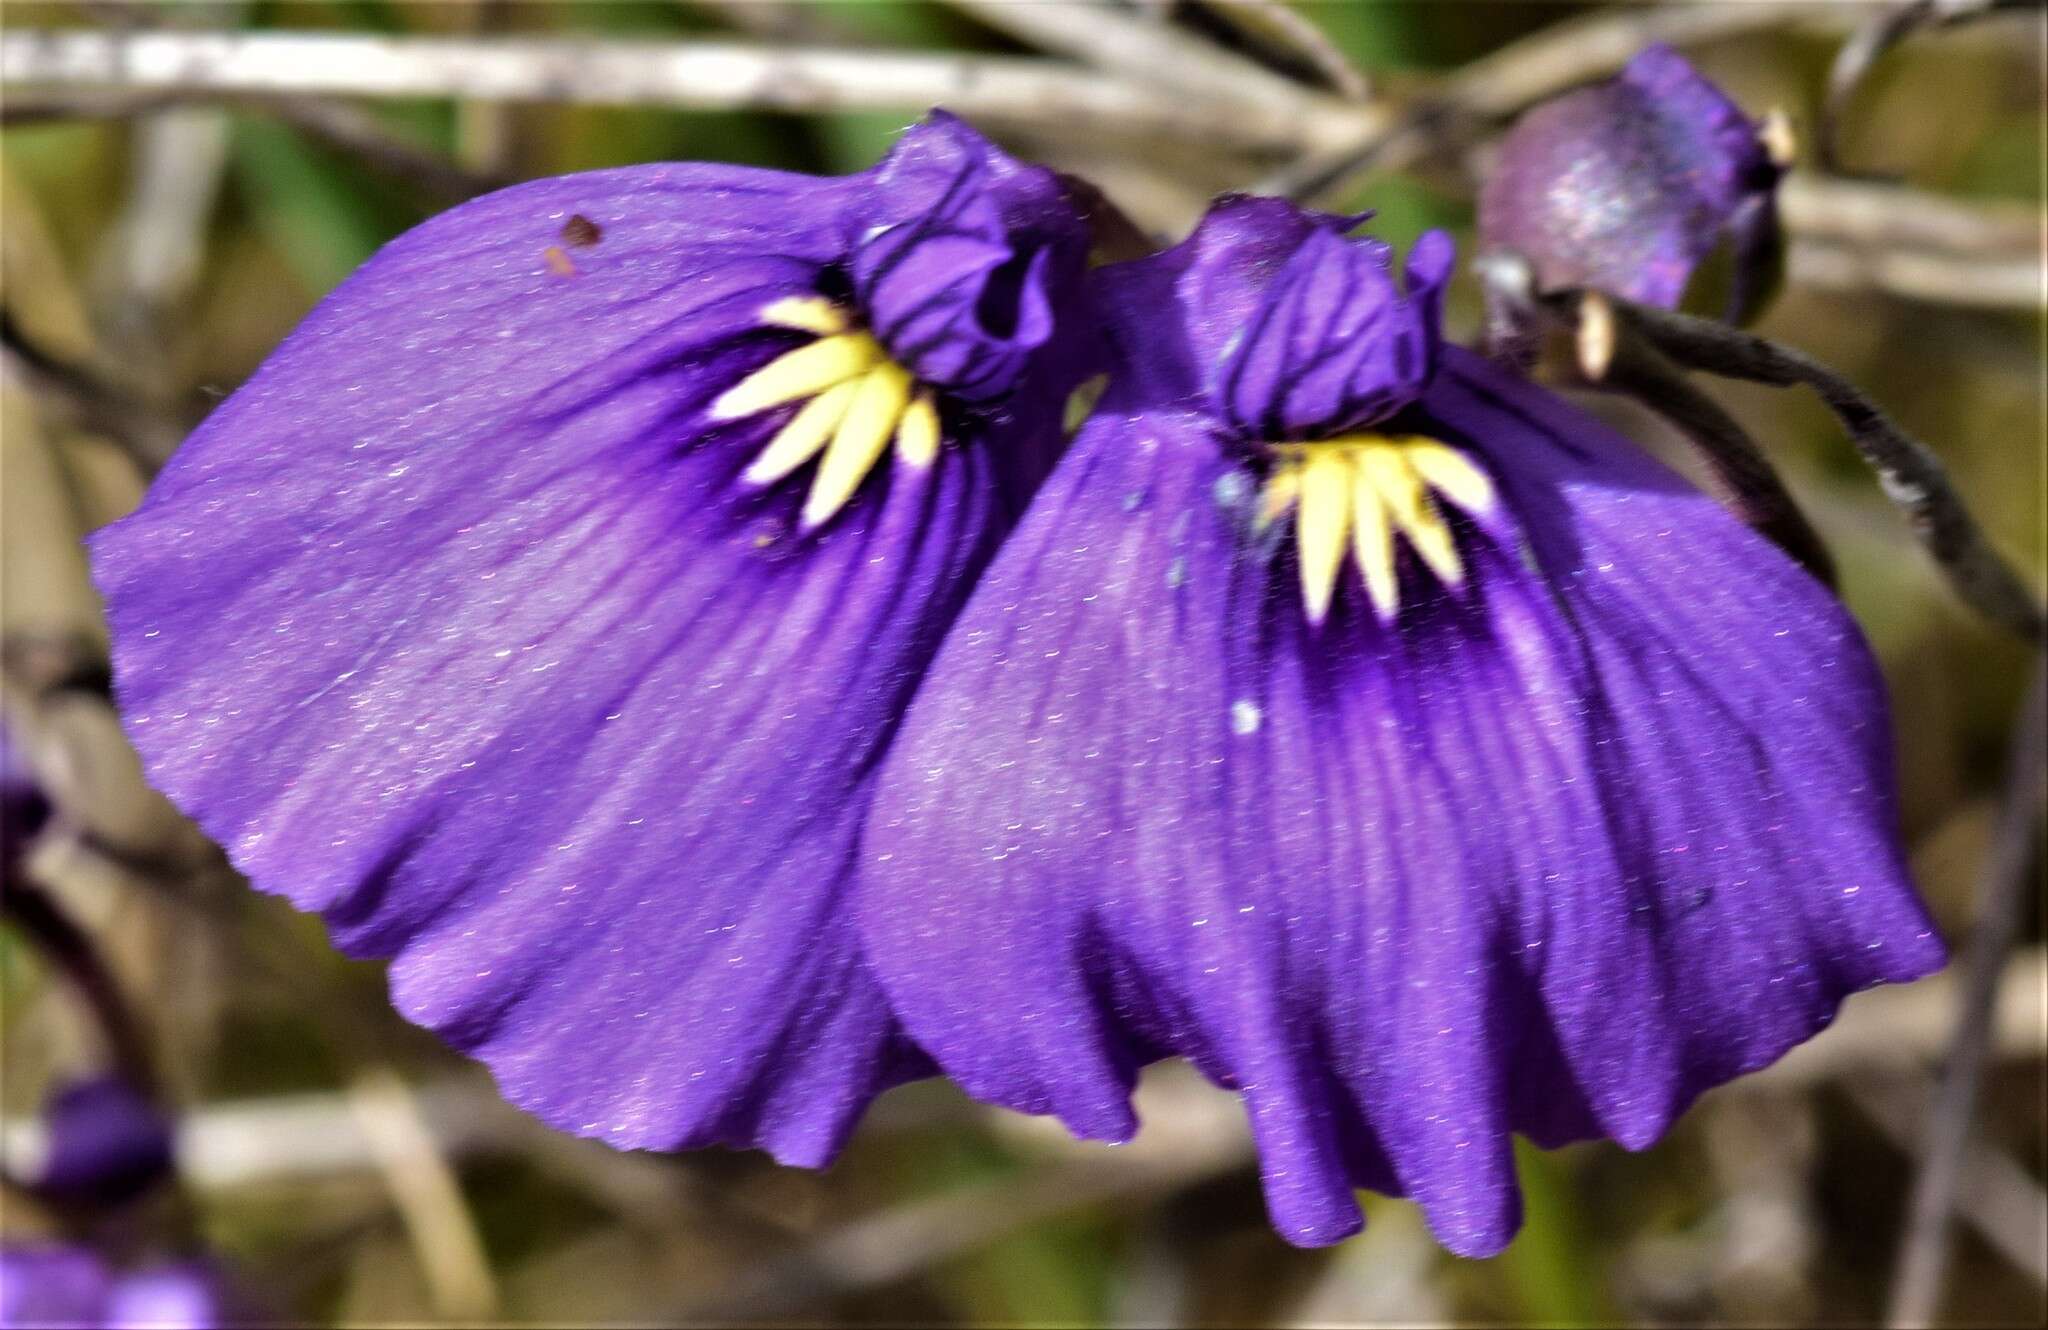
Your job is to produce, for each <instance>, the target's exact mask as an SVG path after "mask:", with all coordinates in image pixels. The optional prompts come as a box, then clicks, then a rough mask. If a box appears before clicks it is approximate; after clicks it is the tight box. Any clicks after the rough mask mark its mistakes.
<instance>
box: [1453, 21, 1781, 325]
mask: <svg viewBox="0 0 2048 1330" xmlns="http://www.w3.org/2000/svg"><path fill="white" fill-rule="evenodd" d="M1788 140H1789V131H1787V130H1786V129H1785V128H1784V127H1783V125H1782V122H1781V121H1779V120H1776V119H1773V120H1771V121H1766V122H1758V121H1755V120H1752V119H1750V118H1749V117H1748V116H1747V115H1745V114H1743V111H1742V108H1741V107H1739V106H1737V105H1736V104H1735V103H1734V102H1733V101H1731V100H1729V98H1728V96H1727V95H1726V94H1725V93H1723V92H1722V91H1721V90H1720V89H1719V88H1717V87H1715V86H1714V85H1713V84H1712V83H1710V82H1709V81H1707V79H1706V78H1705V77H1704V76H1702V75H1701V74H1700V72H1699V71H1698V70H1696V69H1694V68H1693V67H1692V66H1691V65H1690V64H1688V63H1686V60H1685V58H1684V57H1683V56H1681V55H1679V54H1678V53H1677V52H1676V51H1673V50H1671V49H1670V48H1669V47H1665V46H1653V47H1651V48H1649V49H1648V50H1646V51H1644V52H1643V53H1642V54H1641V55H1638V56H1637V57H1636V58H1635V59H1634V60H1632V61H1630V62H1629V64H1628V66H1627V68H1625V69H1624V70H1622V72H1621V74H1620V76H1619V77H1617V78H1614V79H1612V80H1610V81H1608V82H1605V83H1600V84H1596V85H1594V86H1592V87H1588V88H1580V89H1578V90H1577V91H1575V92H1569V93H1566V94H1564V95H1563V96H1561V97H1557V98H1555V99H1553V100H1551V101H1548V102H1544V103H1542V104H1541V105H1539V106H1537V107H1536V108H1535V109H1533V110H1531V111H1530V112H1528V114H1526V115H1524V116H1523V117H1522V118H1521V119H1520V120H1519V121H1517V122H1516V124H1515V127H1514V128H1513V129H1512V130H1510V131H1509V133H1508V134H1507V137H1506V138H1505V139H1504V140H1503V141H1502V142H1501V145H1500V150H1499V157H1498V160H1497V161H1496V162H1495V164H1494V166H1493V169H1492V170H1491V171H1490V172H1489V173H1488V174H1487V177H1486V180H1485V182H1484V183H1483V184H1482V186H1481V188H1480V192H1479V234H1480V237H1481V240H1482V242H1483V243H1484V244H1485V245H1487V246H1488V247H1489V248H1497V249H1508V250H1513V251H1515V252H1516V253H1519V254H1521V255H1522V256H1523V257H1525V258H1527V259H1528V260H1529V261H1530V262H1531V263H1532V264H1533V265H1534V266H1535V270H1536V276H1537V278H1538V280H1539V281H1541V282H1542V284H1543V285H1545V286H1595V287H1600V288H1601V289H1603V290H1607V291H1612V292H1614V293H1616V294H1617V295H1623V296H1626V297H1628V298H1629V299H1631V300H1639V301H1643V302H1645V303H1647V304H1652V305H1662V306H1664V307H1666V308H1671V307H1674V306H1676V305H1677V304H1678V303H1679V301H1680V300H1681V298H1684V299H1685V300H1686V302H1687V304H1688V305H1691V306H1693V307H1695V308H1698V309H1699V310H1700V311H1701V312H1702V313H1708V314H1713V315H1716V316H1719V317H1724V318H1727V319H1729V320H1731V321H1734V322H1743V321H1746V320H1747V319H1749V318H1751V317H1753V316H1754V315H1755V314H1756V313H1757V312H1758V311H1759V310H1760V309H1761V307H1762V306H1763V304H1764V303H1765V302H1766V301H1768V300H1769V299H1770V297H1771V295H1772V294H1773V292H1774V291H1775V289H1776V286H1777V280H1778V274H1779V271H1780V268H1781V265H1782V260H1783V240H1782V236H1781V233H1780V231H1779V226H1778V209H1777V186H1778V181H1779V179H1780V178H1781V177H1782V176H1783V175H1784V172H1785V168H1786V166H1788V165H1789V164H1790V156H1791V146H1790V144H1789V141H1788Z"/></svg>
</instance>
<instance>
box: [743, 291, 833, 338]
mask: <svg viewBox="0 0 2048 1330" xmlns="http://www.w3.org/2000/svg"><path fill="white" fill-rule="evenodd" d="M760 317H761V322H763V323H765V324H768V325H770V326H771V327H776V328H794V329H795V330H796V331H798V332H808V333H816V334H818V336H820V337H830V336H832V335H833V334H835V333H843V332H845V331H846V330H847V329H848V328H850V327H852V326H853V325H852V324H850V323H848V322H847V319H846V311H845V310H843V309H841V308H840V307H839V306H838V305H835V304H833V303H832V302H831V301H829V300H827V299H825V297H823V296H784V297H783V298H782V299H780V300H777V301H774V302H772V303H770V304H767V305H764V306H762V307H761V316H760Z"/></svg>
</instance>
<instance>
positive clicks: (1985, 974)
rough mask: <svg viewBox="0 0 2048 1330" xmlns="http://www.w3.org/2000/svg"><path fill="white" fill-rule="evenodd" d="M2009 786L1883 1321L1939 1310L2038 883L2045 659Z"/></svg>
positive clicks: (2046, 737)
mask: <svg viewBox="0 0 2048 1330" xmlns="http://www.w3.org/2000/svg"><path fill="white" fill-rule="evenodd" d="M2007 762H2008V765H2007V770H2006V783H2005V794H2004V797H2003V799H2002V800H2001V802H2000V805H1999V810H1998V823H1997V826H1996V828H1995V830H1994V831H1993V833H1992V842H1991V852H1990V854H1989V855H1988V856H1987V857H1986V859H1985V862H1984V868H1983V875H1982V877H1981V878H1980V880H1979V885H1978V900H1979V904H1978V908H1977V922H1976V926H1975V927H1974V928H1973V929H1972V930H1971V933H1970V940H1969V944H1968V948H1967V950H1966V951H1965V953H1964V956H1963V964H1962V972H1963V984H1964V991H1963V996H1962V1001H1961V1003H1960V1009H1959V1010H1958V1012H1957V1015H1956V1022H1955V1034H1954V1036H1953V1037H1952V1038H1951V1039H1950V1040H1949V1044H1948V1050H1947V1060H1946V1063H1945V1065H1944V1066H1943V1067H1942V1072H1941V1082H1940V1085H1939V1088H1938V1089H1937V1090H1936V1092H1935V1098H1934V1103H1933V1106H1932V1108H1931V1109H1930V1110H1929V1113H1928V1118H1927V1129H1926V1147H1925V1152H1924V1154H1923V1156H1922V1162H1921V1167H1920V1173H1919V1175H1918V1177H1917V1178H1915V1179H1914V1184H1913V1199H1912V1202H1911V1205H1910V1207H1909V1209H1908V1211H1907V1219H1906V1231H1905V1234H1904V1236H1903V1238H1902V1239H1901V1241H1900V1245H1899V1261H1898V1266H1897V1276H1896V1278H1895V1281H1894V1283H1893V1285H1892V1296H1891V1305H1890V1308H1889V1309H1888V1313H1887V1316H1886V1320H1887V1321H1888V1323H1889V1324H1891V1325H1894V1326H1923V1325H1927V1324H1928V1323H1929V1322H1930V1321H1931V1320H1932V1318H1933V1316H1934V1312H1935V1308H1936V1306H1937V1304H1938V1303H1939V1301H1940V1299H1941V1291H1942V1283H1943V1280H1944V1277H1945V1274H1946V1271H1947V1267H1948V1225H1949V1215H1950V1213H1951V1211H1952V1210H1953V1209H1954V1207H1955V1196H1956V1190H1957V1187H1958V1186H1959V1184H1960V1183H1961V1181H1962V1178H1963V1172H1964V1168H1965V1166H1966V1163H1967V1160H1968V1156H1969V1149H1968V1147H1969V1140H1970V1125H1971V1121H1972V1118H1973V1117H1974V1114H1975V1111H1976V1106H1977V1090H1978V1087H1979V1085H1980V1084H1981V1083H1982V1081H1983V1076H1984V1064H1985V1062H1986V1060H1987V1058H1988V1057H1989V1056H1990V1051H1991V1047H1992V1042H1993V1036H1992V1030H1993V1025H1994V1016H1995V1013H1996V1010H1997V1003H1998V993H1999V981H2000V978H2001V976H2002V975H2003V974H2004V971H2005V965H2006V956H2007V955H2008V953H2010V952H2011V950H2012V945H2013V942H2014V939H2015V938H2016V937H2017V936H2018V933H2019V928H2020V923H2021V920H2022V919H2023V918H2024V917H2025V914H2026V910H2027V905H2028V902H2029V901H2030V900H2034V899H2037V897H2036V892H2035V890H2034V887H2035V881H2036V875H2035V873H2034V872H2033V866H2034V849H2035V844H2036V840H2037V837H2038V835H2039V831H2040V827H2041V817H2042V801H2043V799H2044V798H2048V657H2043V658H2042V659H2040V660H2037V661H2036V662H2035V666H2034V677H2033V682H2032V683H2031V684H2029V685H2028V688H2027V695H2026V701H2025V703H2024V704H2023V707H2022V710H2021V714H2020V719H2019V723H2018V724H2017V725H2015V726H2014V727H2013V736H2012V751H2011V754H2010V756H2009V757H2008V759H2007Z"/></svg>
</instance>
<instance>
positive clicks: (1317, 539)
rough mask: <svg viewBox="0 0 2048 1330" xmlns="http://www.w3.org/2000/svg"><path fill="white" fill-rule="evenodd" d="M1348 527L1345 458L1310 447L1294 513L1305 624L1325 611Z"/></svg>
mask: <svg viewBox="0 0 2048 1330" xmlns="http://www.w3.org/2000/svg"><path fill="white" fill-rule="evenodd" d="M1350 526H1351V462H1350V459H1349V458H1348V457H1346V456H1345V454H1344V453H1343V452H1342V451H1340V450H1337V449H1322V448H1318V449H1315V450H1313V451H1312V452H1310V453H1309V455H1308V457H1307V458H1306V459H1305V460H1304V461H1303V462H1302V464H1301V500H1300V502H1299V504H1298V506H1297V507H1296V508H1295V512H1294V539H1295V544H1296V545H1297V547H1298V549H1299V554H1300V564H1301V595H1302V599H1303V600H1304V601H1305V602H1307V605H1308V619H1309V622H1310V623H1321V622H1322V621H1323V616H1324V615H1326V614H1328V613H1329V612H1330V601H1331V599H1332V597H1333V596H1335V594H1336V591H1337V571H1338V570H1339V569H1340V568H1342V567H1343V566H1344V543H1345V542H1344V537H1345V536H1346V535H1347V534H1349V530H1350Z"/></svg>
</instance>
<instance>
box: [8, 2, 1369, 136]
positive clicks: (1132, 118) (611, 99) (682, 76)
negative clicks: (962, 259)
mask: <svg viewBox="0 0 2048 1330" xmlns="http://www.w3.org/2000/svg"><path fill="white" fill-rule="evenodd" d="M0 81H4V82H5V83H7V84H9V85H11V86H12V87H13V88H16V89H18V88H21V87H24V86H34V85H41V86H49V87H69V88H112V89H120V90H125V91H129V92H166V91H175V92H178V93H179V94H181V95H185V96H195V97H196V96H199V95H202V94H209V93H210V94H212V95H214V96H216V97H225V96H249V95H257V96H276V95H286V94H289V95H293V96H300V95H345V96H356V97H460V98H473V99H480V100H501V101H564V102H577V103H581V104H586V105H605V106H670V107H683V108H695V109H700V110H735V109H743V108H752V109H774V110H791V111H831V110H844V109H852V108H862V109H866V108H877V107H880V108H902V109H905V110H907V111H911V112H915V111H920V110H923V109H924V108H926V107H929V106H946V107H949V108H951V109H952V110H954V111H957V112H959V113H960V114H962V115H968V116H977V117H984V118H987V119H991V120H1002V121H1010V122H1024V123H1040V122H1043V121H1045V120H1047V119H1048V118H1049V117H1050V118H1056V119H1057V120H1058V122H1059V123H1060V124H1061V125H1062V126H1063V127H1065V128H1067V129H1069V130H1073V131H1078V132H1086V133H1091V134H1103V135H1110V136H1118V137H1123V138H1139V139H1144V138H1155V139H1156V138H1168V139H1176V140H1183V141H1189V140H1191V141H1195V142H1204V141H1206V142H1211V143H1215V144H1219V145H1222V146H1226V147H1230V148H1234V149H1237V150H1240V151H1245V152H1253V153H1259V152H1265V153H1277V152H1286V151H1299V150H1302V149H1307V150H1309V151H1316V150H1318V149H1322V148H1327V147H1328V146H1330V145H1332V144H1334V143H1337V142H1341V141H1345V140H1347V139H1349V138H1351V137H1353V136H1354V135H1355V134H1356V132H1357V124H1358V121H1359V119H1360V117H1361V115H1363V114H1364V110H1363V108H1358V107H1352V106H1347V105H1345V104H1344V103H1341V102H1336V101H1327V102H1326V101H1319V100H1316V99H1303V98H1297V99H1295V100H1294V101H1290V102H1286V103H1279V102H1272V103H1269V102H1247V101H1241V100H1227V99H1223V98H1215V99H1210V98H1189V97H1187V96H1185V95H1184V94H1180V93H1176V92H1174V91H1173V90H1170V89H1167V88H1163V87H1160V86H1157V85H1154V84H1150V83H1139V82H1134V81H1130V80H1125V79H1114V78H1105V77H1103V76H1102V75H1101V74H1100V73H1098V72H1096V71H1093V70H1089V69H1086V68H1083V67H1081V66H1078V65H1070V64H1066V63H1063V62H1060V61H1051V60H1040V59H1029V58H1013V57H1001V56H966V55H952V54H934V53H926V52H912V51H880V50H864V51H846V50H837V49H831V48H807V47H777V46H765V45H755V44H749V43H744V42H667V43H649V42H624V41H583V40H578V41H561V40H543V39H536V38H524V37H493V38H452V37H384V36H367V35H360V34H353V33H329V32H234V33H230V32H85V31H62V32H55V31H41V30H36V29H30V28H21V29H13V30H10V31H7V32H4V33H0Z"/></svg>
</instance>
